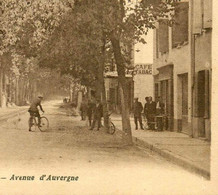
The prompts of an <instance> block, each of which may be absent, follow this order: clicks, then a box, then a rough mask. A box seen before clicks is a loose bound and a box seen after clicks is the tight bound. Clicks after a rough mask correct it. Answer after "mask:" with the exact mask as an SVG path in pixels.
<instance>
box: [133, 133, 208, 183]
mask: <svg viewBox="0 0 218 195" xmlns="http://www.w3.org/2000/svg"><path fill="white" fill-rule="evenodd" d="M133 142H134V143H135V144H136V145H137V146H140V147H145V148H148V149H149V150H151V151H154V152H156V153H157V154H159V155H160V156H162V157H164V158H165V159H167V160H169V161H171V162H173V163H175V164H177V165H179V166H181V167H183V168H184V169H186V170H188V171H191V172H194V173H196V174H198V175H201V176H203V177H205V178H206V179H208V180H209V179H210V172H209V171H207V170H205V169H203V168H201V167H198V166H196V165H194V164H193V163H192V162H190V161H188V160H187V159H184V158H182V157H181V156H178V155H176V154H173V153H172V152H169V151H166V150H163V149H161V148H159V147H157V146H155V145H154V144H150V143H148V142H146V141H144V140H141V139H139V138H137V137H134V136H133Z"/></svg>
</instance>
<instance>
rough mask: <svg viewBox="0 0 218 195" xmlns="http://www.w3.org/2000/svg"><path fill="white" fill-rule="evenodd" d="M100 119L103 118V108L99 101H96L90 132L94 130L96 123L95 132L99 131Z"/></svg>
mask: <svg viewBox="0 0 218 195" xmlns="http://www.w3.org/2000/svg"><path fill="white" fill-rule="evenodd" d="M102 117H103V106H102V104H101V102H100V100H97V101H96V105H95V107H94V119H93V122H92V126H91V128H90V130H93V129H94V127H95V123H96V122H97V131H98V130H99V129H100V127H101V118H102Z"/></svg>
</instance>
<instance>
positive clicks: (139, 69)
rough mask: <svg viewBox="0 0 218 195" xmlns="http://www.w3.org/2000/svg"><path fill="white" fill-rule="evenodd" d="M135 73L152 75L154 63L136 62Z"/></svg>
mask: <svg viewBox="0 0 218 195" xmlns="http://www.w3.org/2000/svg"><path fill="white" fill-rule="evenodd" d="M134 73H135V74H149V75H152V64H136V65H135V68H134Z"/></svg>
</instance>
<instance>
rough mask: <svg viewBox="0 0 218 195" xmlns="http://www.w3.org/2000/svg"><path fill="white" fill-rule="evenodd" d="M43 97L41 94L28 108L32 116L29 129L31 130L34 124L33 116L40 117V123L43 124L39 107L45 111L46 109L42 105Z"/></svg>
mask: <svg viewBox="0 0 218 195" xmlns="http://www.w3.org/2000/svg"><path fill="white" fill-rule="evenodd" d="M42 99H43V96H42V95H39V96H38V98H37V99H35V100H34V101H33V102H32V103H31V105H30V108H29V109H28V112H29V113H30V118H29V131H31V126H32V120H33V116H35V117H37V118H38V125H39V126H41V120H40V114H39V109H38V107H39V108H40V110H41V111H42V112H43V113H44V110H43V108H42V105H41V101H42Z"/></svg>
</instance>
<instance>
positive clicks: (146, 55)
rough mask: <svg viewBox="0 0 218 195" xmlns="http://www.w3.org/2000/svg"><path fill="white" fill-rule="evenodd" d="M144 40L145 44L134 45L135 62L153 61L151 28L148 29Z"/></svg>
mask: <svg viewBox="0 0 218 195" xmlns="http://www.w3.org/2000/svg"><path fill="white" fill-rule="evenodd" d="M145 41H146V42H147V44H142V43H137V44H136V45H135V64H137V63H153V30H150V31H149V32H148V35H147V36H145ZM136 50H140V51H139V52H137V51H136Z"/></svg>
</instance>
